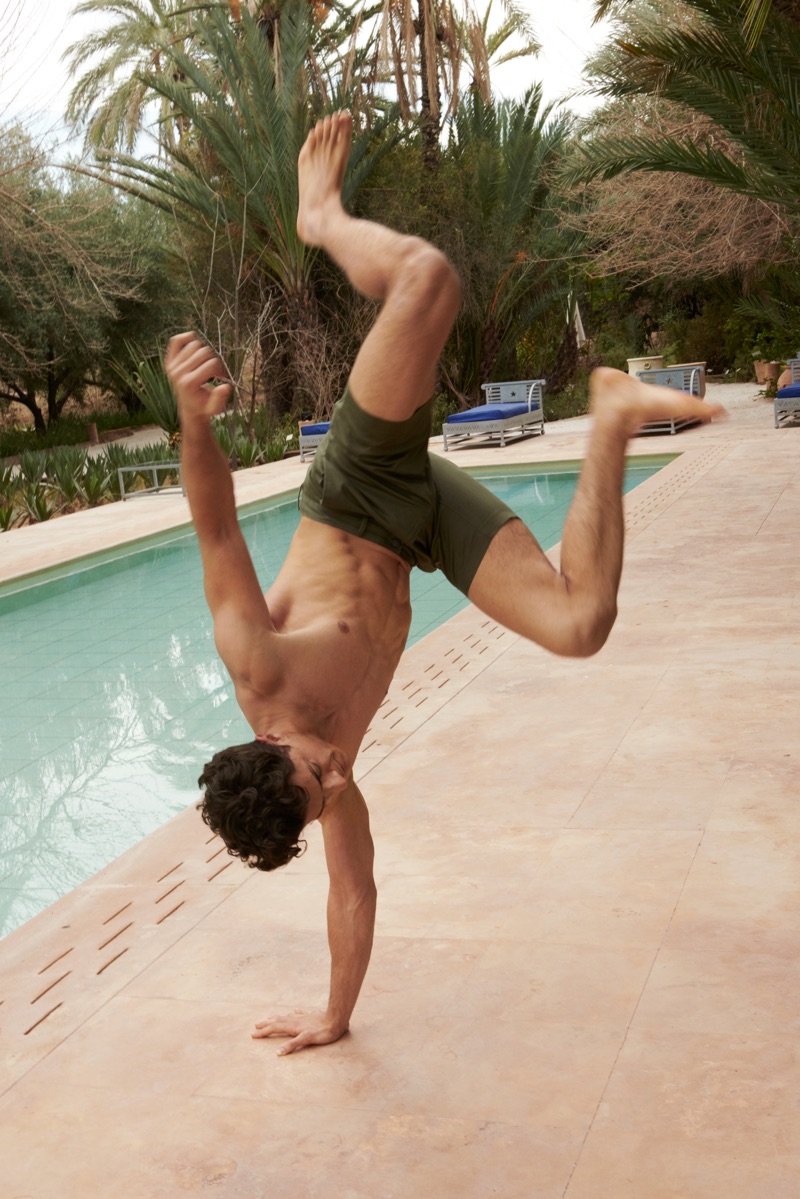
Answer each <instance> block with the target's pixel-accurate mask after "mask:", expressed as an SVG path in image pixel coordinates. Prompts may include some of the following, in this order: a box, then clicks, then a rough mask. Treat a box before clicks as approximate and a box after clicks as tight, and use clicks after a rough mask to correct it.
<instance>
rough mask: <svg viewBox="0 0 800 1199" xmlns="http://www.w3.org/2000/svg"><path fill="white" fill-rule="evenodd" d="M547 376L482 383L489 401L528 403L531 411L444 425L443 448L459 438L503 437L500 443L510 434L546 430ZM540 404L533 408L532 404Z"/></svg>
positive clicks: (522, 435)
mask: <svg viewBox="0 0 800 1199" xmlns="http://www.w3.org/2000/svg"><path fill="white" fill-rule="evenodd" d="M544 384H545V380H544V379H518V380H516V381H514V382H509V383H482V384H481V391H482V392H483V393H484V397H485V399H484V403H486V404H498V405H503V404H522V403H525V404H527V405H528V411H527V412H522V413H519V414H517V415H516V416H506V417H503V418H501V419H498V420H476V421H459V422H458V423H457V424H453V425H448V423H447V421H445V422H444V424H443V425H442V437H443V438H444V452H445V453H448V451H449V448H450V446H451V445H457V444H458V443H459V442H460V441H468V440H469V439H470V438H471V437H478V438H480V439H486V440H489V441H491V440H492V439H493V438H494V437H499V438H500V445H501V446H504V445H505V444H506V437H507V436H508V434H509V433H510V434H513V435H515V436H517V437H525V436H526V435H527V434H529V433H539V434H541V435H543V434H544V431H545V429H544V404H543V395H544ZM534 404H537V405H538V407H537V408H534V407H533V405H534Z"/></svg>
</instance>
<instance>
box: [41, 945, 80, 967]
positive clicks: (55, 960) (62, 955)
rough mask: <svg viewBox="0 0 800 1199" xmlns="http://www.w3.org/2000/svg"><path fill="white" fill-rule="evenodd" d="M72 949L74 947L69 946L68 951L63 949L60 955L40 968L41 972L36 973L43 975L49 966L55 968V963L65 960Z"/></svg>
mask: <svg viewBox="0 0 800 1199" xmlns="http://www.w3.org/2000/svg"><path fill="white" fill-rule="evenodd" d="M74 948H75V946H74V945H70V947H69V949H65V950H64V952H63V953H60V954H59V955H58V957H57V958H53V960H52V962H48V963H47V965H46V966H42V968H41V970H37V972H36V973H37V974H44V972H45V970H49V969H50V967H51V966H55V964H56V962H60V961H61V959H62V958H65V957H66V956H67V954H68V953H72V951H73V949H74Z"/></svg>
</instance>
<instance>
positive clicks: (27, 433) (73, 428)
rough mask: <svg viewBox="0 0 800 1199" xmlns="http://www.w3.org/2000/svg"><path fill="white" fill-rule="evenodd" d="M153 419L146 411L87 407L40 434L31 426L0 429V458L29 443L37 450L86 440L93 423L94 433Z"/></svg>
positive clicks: (77, 443) (24, 448)
mask: <svg viewBox="0 0 800 1199" xmlns="http://www.w3.org/2000/svg"><path fill="white" fill-rule="evenodd" d="M152 423H153V419H152V417H151V416H150V414H149V413H148V412H145V411H144V410H142V411H141V412H138V413H126V412H93V411H92V410H91V409H88V410H87V411H86V413H85V414H84V415H83V416H81V417H73V416H62V417H61V418H60V419H59V420H57V421H56V422H55V423H54V424H52V425H50V426H49V427H48V428H47V430H46V431H45V432H44V433H42V434H37V433H36V432H35V430H34V429H32V428H28V429H6V430H4V431H2V432H0V460H2V459H3V458H12V457H14V456H15V455H17V454H21V453H23V452H24V451H25V450H29V449H31V448H32V447H33V446H35V447H36V449H37V450H45V449H52V448H53V447H55V446H61V445H81V444H83V443H85V442H86V441H87V435H86V426H87V425H88V424H94V425H96V426H97V429H98V432H101V433H102V432H107V431H109V430H111V429H120V428H128V427H132V428H137V427H139V426H141V425H150V424H152Z"/></svg>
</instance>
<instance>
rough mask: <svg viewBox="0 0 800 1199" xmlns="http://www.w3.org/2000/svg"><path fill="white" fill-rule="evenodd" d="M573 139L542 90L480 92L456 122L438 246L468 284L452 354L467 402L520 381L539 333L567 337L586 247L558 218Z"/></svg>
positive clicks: (448, 360)
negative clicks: (576, 263) (482, 390)
mask: <svg viewBox="0 0 800 1199" xmlns="http://www.w3.org/2000/svg"><path fill="white" fill-rule="evenodd" d="M570 133H571V121H570V119H569V118H568V117H559V118H554V117H553V116H552V112H551V109H550V108H549V107H547V106H545V105H544V104H543V102H542V92H541V88H539V87H535V88H531V89H530V90H529V91H528V92H527V94H526V95H525V97H524V98H523V99H522V100H521V101H518V102H517V101H514V102H512V101H501V102H497V103H489V104H486V103H484V102H483V101H482V100H481V99H480V97H479V96H478V95H477V94H472V95H471V96H470V97H469V98H468V99H465V100H464V101H463V102H462V103H461V104H460V105H459V108H458V111H457V112H456V114H455V118H454V121H453V126H452V129H451V135H450V141H449V145H448V153H447V157H446V160H445V161H444V162H443V164H442V168H441V172H440V174H441V182H440V184H439V193H438V195H437V201H438V202H440V203H441V204H442V206H443V210H444V212H443V215H444V219H443V221H442V229H441V237H440V240H439V244H442V248H444V249H445V251H446V252H447V253H448V254H449V255H450V257H451V258H452V259H453V261H454V262H455V263H456V265H457V267H458V268H459V270H460V273H461V276H462V280H463V282H464V298H463V303H462V308H461V313H460V315H459V318H458V322H457V324H456V329H455V334H454V338H453V339H452V341H451V343H450V345H449V346H448V349H447V351H446V352H445V355H444V362H445V367H446V369H447V371H448V374H449V376H450V381H451V382H452V385H453V387H454V390H455V391H456V393H457V394H459V395H460V396H463V397H469V398H470V399H473V400H477V399H478V398H479V387H480V384H481V383H484V382H488V381H490V380H491V379H493V378H494V379H496V378H503V377H505V378H509V377H510V378H516V377H519V376H518V374H517V370H518V362H517V347H518V345H519V342H520V340H521V339H522V337H523V336H524V334H525V333H526V332H527V331H528V330H529V329H530V328H531V327H532V326H534V325H538V324H540V323H541V322H547V321H548V320H551V319H553V320H555V322H556V324H557V325H558V326H559V338H560V333H561V332H562V331H563V325H564V320H565V314H566V310H567V307H568V302H569V301H568V297H569V293H570V291H571V290H572V288H573V285H574V284H573V275H574V271H573V267H572V260H573V259H574V256H575V254H576V252H577V246H578V242H579V239H578V238H577V236H576V235H574V234H572V233H570V232H568V231H566V230H565V229H564V227H563V225H562V223H561V221H560V219H559V204H560V203H561V201H560V199H559V197H558V195H557V194H556V192H555V191H554V190H553V181H554V177H555V173H556V168H557V166H558V165H559V163H560V161H561V157H562V155H563V152H564V150H565V147H566V145H567V143H568V140H569V137H570ZM550 365H552V362H551V364H550Z"/></svg>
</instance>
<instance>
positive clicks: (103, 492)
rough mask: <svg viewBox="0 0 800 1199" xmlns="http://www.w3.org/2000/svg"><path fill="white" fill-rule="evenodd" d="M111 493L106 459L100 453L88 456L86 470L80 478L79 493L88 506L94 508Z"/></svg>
mask: <svg viewBox="0 0 800 1199" xmlns="http://www.w3.org/2000/svg"><path fill="white" fill-rule="evenodd" d="M111 494H112V478H111V470H110V468H109V465H108V461H107V459H106V458H105V457H104V456H103V455H100V457H98V458H89V459H88V461H87V463H86V471H85V473H84V476H83V479H82V480H81V495H82V497H83V499H84V500H85V501H86V503H87V504H88V505H89V507H90V508H96V507H97V505H98V504H100V503H101V502H102V501H103V500H104V499H108V498H110V496H111Z"/></svg>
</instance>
